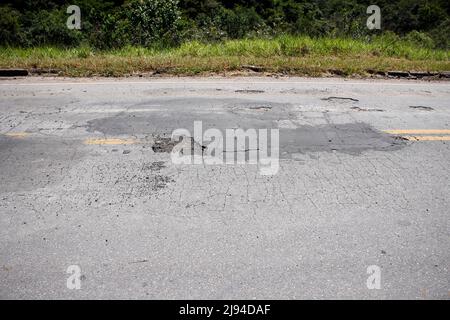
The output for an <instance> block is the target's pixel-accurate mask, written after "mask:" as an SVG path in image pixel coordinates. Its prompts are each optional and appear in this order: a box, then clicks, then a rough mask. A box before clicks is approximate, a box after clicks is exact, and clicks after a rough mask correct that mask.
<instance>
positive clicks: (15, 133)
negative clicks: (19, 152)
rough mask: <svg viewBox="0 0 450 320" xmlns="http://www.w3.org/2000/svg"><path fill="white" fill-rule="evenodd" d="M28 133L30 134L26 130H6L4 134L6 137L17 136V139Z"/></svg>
mask: <svg viewBox="0 0 450 320" xmlns="http://www.w3.org/2000/svg"><path fill="white" fill-rule="evenodd" d="M29 135H30V134H29V133H28V132H8V133H5V136H7V137H11V138H18V139H23V138H26V137H28V136H29Z"/></svg>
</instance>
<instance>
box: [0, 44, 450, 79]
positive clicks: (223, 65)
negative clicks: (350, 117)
mask: <svg viewBox="0 0 450 320" xmlns="http://www.w3.org/2000/svg"><path fill="white" fill-rule="evenodd" d="M389 41H392V40H389V39H386V37H380V38H378V39H377V40H375V41H373V42H371V43H366V42H364V41H360V40H355V39H348V38H347V39H342V38H339V39H336V38H329V37H322V38H319V39H313V38H310V37H307V36H279V37H276V38H274V39H236V40H224V41H221V42H215V43H203V42H200V41H189V42H185V43H183V44H182V45H180V46H177V47H174V48H154V47H149V48H145V47H142V46H139V47H136V46H125V47H122V48H119V49H110V50H95V49H92V48H89V47H78V48H67V49H62V48H55V47H38V48H4V49H3V50H0V67H19V68H27V69H33V68H38V69H44V70H45V69H57V70H59V72H60V74H61V75H66V76H92V75H101V76H123V75H133V74H142V73H146V72H151V73H153V72H158V73H168V74H179V75H196V74H202V73H209V72H214V73H221V72H240V71H242V70H248V68H247V67H246V66H249V65H250V66H257V67H258V68H260V69H261V70H262V71H265V72H269V73H283V74H295V75H310V76H319V75H323V74H324V73H325V74H326V73H330V72H331V73H334V74H336V73H337V74H339V75H355V74H357V75H363V76H364V75H367V73H368V72H373V70H375V71H389V70H414V71H442V70H450V60H449V56H448V51H446V50H433V49H426V48H416V47H414V46H411V44H410V43H409V42H408V41H394V42H392V43H391V42H389ZM371 70H372V71H371Z"/></svg>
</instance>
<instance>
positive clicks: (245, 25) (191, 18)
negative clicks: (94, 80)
mask: <svg viewBox="0 0 450 320" xmlns="http://www.w3.org/2000/svg"><path fill="white" fill-rule="evenodd" d="M373 2H376V4H377V5H378V6H379V7H380V8H381V10H382V11H381V13H382V30H381V31H378V30H372V31H371V30H368V28H367V27H366V23H365V22H366V20H367V17H368V14H367V13H366V9H367V7H368V6H369V5H370V4H372V3H373ZM70 4H76V5H78V6H79V7H80V8H81V12H82V19H81V20H82V30H80V31H78V30H69V29H68V28H66V27H65V23H66V19H67V17H68V14H67V13H66V9H67V7H68V6H69V5H70ZM449 13H450V2H449V1H448V0H400V1H397V2H395V1H391V0H377V1H372V0H370V1H369V0H179V1H178V0H109V1H103V0H70V1H66V0H9V1H8V0H7V1H6V3H3V4H2V5H0V17H1V19H0V45H9V46H28V47H30V46H41V45H56V46H65V47H68V46H69V47H76V46H79V45H85V46H91V47H94V48H101V49H105V48H120V47H123V46H126V45H138V46H145V47H149V46H159V47H161V46H162V45H163V46H176V45H179V44H181V43H183V42H186V41H192V40H197V41H201V42H211V41H220V40H229V39H241V38H259V39H261V38H266V39H268V38H272V37H275V36H278V35H282V34H291V35H307V36H310V37H344V38H353V39H359V40H363V41H367V42H370V41H371V40H372V38H373V37H374V36H377V35H380V34H382V33H384V32H387V31H389V32H392V33H395V34H396V35H398V36H400V37H405V38H406V39H408V40H410V41H411V42H413V43H415V44H416V45H418V46H421V47H426V48H441V49H449V39H450V19H449Z"/></svg>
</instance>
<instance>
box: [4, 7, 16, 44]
mask: <svg viewBox="0 0 450 320" xmlns="http://www.w3.org/2000/svg"><path fill="white" fill-rule="evenodd" d="M20 38H21V35H20V13H19V12H18V11H17V10H14V9H12V8H11V7H9V6H3V7H0V45H14V44H19V43H20V42H21V39H20Z"/></svg>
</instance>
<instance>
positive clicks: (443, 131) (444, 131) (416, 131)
mask: <svg viewBox="0 0 450 320" xmlns="http://www.w3.org/2000/svg"><path fill="white" fill-rule="evenodd" d="M384 132H386V133H389V134H450V130H449V129H409V130H408V129H407V130H384Z"/></svg>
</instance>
